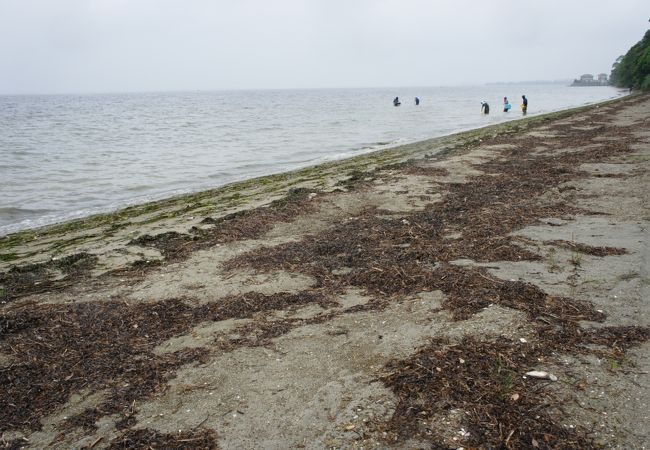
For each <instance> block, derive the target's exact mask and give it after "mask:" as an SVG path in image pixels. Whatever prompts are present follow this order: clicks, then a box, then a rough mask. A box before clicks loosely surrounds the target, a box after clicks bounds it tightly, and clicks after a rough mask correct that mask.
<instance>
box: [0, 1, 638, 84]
mask: <svg viewBox="0 0 650 450" xmlns="http://www.w3.org/2000/svg"><path fill="white" fill-rule="evenodd" d="M648 18H650V3H649V2H648V0H617V1H603V0H589V1H583V0H0V93H2V94H14V93H84V92H125V91H126V92H132V91H159V90H197V89H200V90H204V89H205V90H207V89H242V88H244V89H246V88H310V87H379V86H440V85H457V84H482V83H487V82H495V81H525V80H554V79H568V78H574V77H578V76H579V75H581V74H583V73H594V74H595V73H599V72H606V73H609V72H610V69H611V64H612V62H614V60H615V59H616V57H618V56H619V55H621V54H623V53H625V52H626V51H627V50H628V49H629V48H630V46H632V45H633V44H635V43H636V42H637V41H639V40H640V39H641V37H642V36H643V33H644V32H645V31H646V29H647V28H648V26H649V25H650V24H649V23H648Z"/></svg>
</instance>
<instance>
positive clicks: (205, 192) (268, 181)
mask: <svg viewBox="0 0 650 450" xmlns="http://www.w3.org/2000/svg"><path fill="white" fill-rule="evenodd" d="M628 97H629V96H622V97H618V98H614V99H609V100H605V101H602V102H598V103H593V104H589V105H582V106H577V107H573V108H568V109H563V110H559V111H553V112H549V113H544V114H540V115H535V116H531V117H520V118H517V119H513V120H508V121H506V122H501V123H498V124H494V125H486V126H484V127H478V128H472V129H468V130H464V131H459V132H456V133H452V134H447V135H443V136H438V137H432V138H428V139H425V140H420V141H415V142H410V143H407V144H401V145H397V146H393V147H388V148H384V149H380V150H376V151H371V152H368V153H363V154H360V155H357V156H352V157H348V158H344V159H337V160H333V161H326V162H321V163H318V164H314V165H307V166H305V167H301V168H297V169H293V170H289V171H283V172H278V173H272V174H269V175H263V176H259V177H253V178H246V179H242V180H239V181H234V182H230V183H226V184H224V185H221V186H217V187H214V188H209V189H202V190H199V191H196V192H189V193H183V194H177V195H171V196H165V197H163V198H160V199H157V200H151V201H144V202H135V203H133V204H131V205H127V206H124V207H118V208H117V209H115V210H110V211H108V212H99V213H96V214H89V215H86V216H82V217H78V218H73V219H70V220H63V221H59V222H54V223H51V224H46V225H42V226H36V227H33V228H25V229H21V230H17V231H12V232H9V233H6V234H3V235H0V270H2V268H3V264H2V263H3V262H9V261H14V258H12V257H11V254H12V253H13V252H11V251H10V250H11V249H12V248H15V246H16V245H19V244H20V243H21V242H26V241H31V240H33V239H35V238H37V237H43V236H45V237H49V236H52V235H56V234H57V233H66V232H71V231H80V230H83V229H87V228H92V227H97V226H109V227H110V225H111V223H112V222H119V221H121V220H123V219H124V218H136V217H138V216H142V215H146V214H149V213H151V212H152V211H157V210H160V211H163V210H165V209H170V208H171V209H173V208H177V209H178V207H179V206H180V204H181V203H189V204H190V205H191V206H189V207H188V208H189V210H187V208H186V211H185V212H191V211H196V212H197V213H199V214H200V213H201V212H203V210H204V208H203V207H202V204H204V203H205V202H211V201H214V202H219V201H220V200H222V199H224V198H225V199H226V202H225V204H222V205H215V208H221V210H220V211H219V210H217V211H215V212H216V213H217V214H223V215H225V214H229V213H232V212H234V211H235V210H238V208H242V209H245V208H246V207H247V206H246V205H245V204H244V203H240V202H236V203H238V204H237V205H236V207H237V208H235V209H234V210H233V208H232V206H235V205H229V204H228V203H233V202H232V201H231V200H232V197H233V196H236V195H237V193H238V191H242V192H241V194H242V195H246V193H248V192H251V191H254V190H255V188H256V186H257V185H262V186H265V187H270V188H269V189H262V190H261V192H260V194H261V195H268V196H269V199H268V202H269V203H270V202H271V201H272V200H273V199H274V198H277V197H278V196H282V195H285V194H286V192H287V191H288V189H290V188H291V187H292V186H294V185H299V184H301V183H302V181H304V180H308V179H309V177H311V176H313V175H314V174H316V175H318V174H319V172H320V176H321V177H322V178H324V179H327V178H337V177H341V178H344V177H345V175H343V174H341V173H339V174H337V173H336V172H337V171H339V170H340V171H341V172H345V171H354V170H361V169H364V168H367V167H373V168H379V167H382V166H383V165H388V164H394V163H398V162H403V161H404V160H405V159H404V158H407V159H409V158H422V157H424V155H425V154H427V152H434V153H435V154H437V153H439V152H443V153H444V152H447V151H450V150H453V149H454V148H456V147H462V146H463V145H469V144H471V143H473V142H474V141H476V140H477V139H481V138H484V137H488V136H490V137H493V135H494V134H495V133H496V134H497V135H498V134H502V133H505V134H509V133H516V132H519V131H522V130H525V129H527V128H529V127H531V126H536V125H538V124H539V123H544V122H547V121H549V120H554V119H557V118H562V117H565V116H566V115H571V114H574V113H577V112H580V111H582V110H585V109H589V108H593V107H599V106H601V105H602V106H606V105H608V104H610V103H613V102H617V101H621V100H624V99H625V98H628ZM423 147H424V148H423ZM402 152H403V154H401V153H402ZM324 181H325V183H327V180H324ZM336 181H340V180H338V179H337V180H336ZM253 195H254V192H253ZM255 198H256V199H257V196H256V197H255ZM256 199H254V200H251V203H252V205H257V204H258V203H259V200H256ZM171 215H172V214H170V215H167V218H169V217H170V216H171ZM163 218H164V217H163Z"/></svg>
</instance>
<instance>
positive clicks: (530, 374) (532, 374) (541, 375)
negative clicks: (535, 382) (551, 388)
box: [524, 370, 557, 381]
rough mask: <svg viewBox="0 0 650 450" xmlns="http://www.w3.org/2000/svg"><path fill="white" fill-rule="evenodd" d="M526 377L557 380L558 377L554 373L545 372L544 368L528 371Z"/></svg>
mask: <svg viewBox="0 0 650 450" xmlns="http://www.w3.org/2000/svg"><path fill="white" fill-rule="evenodd" d="M525 377H530V378H538V379H540V380H551V381H557V377H556V376H555V375H553V374H552V373H548V372H544V371H543V370H531V371H529V372H526V374H525V376H524V378H525Z"/></svg>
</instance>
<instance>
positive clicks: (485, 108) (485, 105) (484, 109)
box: [481, 102, 490, 114]
mask: <svg viewBox="0 0 650 450" xmlns="http://www.w3.org/2000/svg"><path fill="white" fill-rule="evenodd" d="M481 112H482V113H483V114H490V105H488V103H487V102H481Z"/></svg>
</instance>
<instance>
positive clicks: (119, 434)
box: [0, 96, 650, 449]
mask: <svg viewBox="0 0 650 450" xmlns="http://www.w3.org/2000/svg"><path fill="white" fill-rule="evenodd" d="M649 122H650V97H649V96H631V97H628V98H625V99H620V100H616V101H613V102H608V103H604V104H601V105H598V106H591V107H586V108H580V109H576V110H572V111H567V112H562V113H556V114H551V115H548V116H543V117H531V118H526V119H524V120H521V121H518V122H512V123H508V124H503V125H499V126H495V127H490V128H485V129H481V130H475V131H472V132H469V133H462V134H459V135H454V136H450V137H446V138H441V139H433V140H429V141H424V142H420V143H416V144H410V145H407V146H403V147H399V148H396V149H391V150H388V151H384V152H380V153H377V154H373V155H367V156H364V157H360V158H355V159H351V160H346V161H342V162H338V163H333V164H328V165H323V166H318V167H313V168H309V169H304V170H301V171H296V172H292V173H288V174H281V175H276V176H272V177H265V178H260V179H255V180H250V181H247V182H245V183H238V184H235V185H231V186H227V187H224V188H222V189H218V190H214V191H208V192H203V193H199V194H194V195H191V196H183V197H177V198H173V199H169V200H165V201H162V202H156V203H152V204H147V205H141V206H137V207H132V208H128V209H126V210H123V211H120V212H118V213H115V214H110V215H102V216H95V217H91V218H88V219H86V220H83V221H77V222H71V223H67V224H62V225H58V226H54V227H48V228H44V229H39V230H32V231H28V232H24V233H20V234H15V235H10V236H7V237H4V238H1V239H0V298H1V300H2V302H3V303H2V311H1V313H0V314H1V315H0V331H1V335H0V428H1V429H2V431H3V435H2V439H3V441H4V442H3V444H6V445H5V446H6V447H8V448H21V447H26V448H44V447H52V448H81V447H86V448H95V449H97V448H147V446H150V447H153V448H225V449H235V448H277V449H284V448H314V449H316V448H431V447H432V446H434V448H459V447H464V448H494V447H505V448H597V446H598V445H603V446H605V447H606V448H621V449H630V448H645V447H647V446H648V445H650V434H649V432H648V431H647V429H648V427H647V424H648V423H649V418H648V415H649V413H648V410H650V408H649V407H648V406H649V404H650V375H649V373H650V346H649V344H648V342H647V341H648V338H649V337H650V328H649V326H650V314H649V312H650V307H649V306H648V302H647V299H648V298H650V296H649V295H648V289H649V285H650V278H649V273H648V272H649V266H648V256H649V252H648V243H649V239H648V231H647V229H648V225H649V223H650V215H649V210H648V194H647V192H648V187H649V186H650V184H649V183H648V181H649V173H650V126H649V125H650V123H649ZM530 371H537V372H543V373H542V374H539V373H538V374H536V375H535V374H533V375H526V374H527V373H528V372H530ZM538 377H541V378H538ZM435 446H437V447H435Z"/></svg>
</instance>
